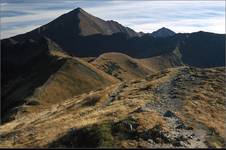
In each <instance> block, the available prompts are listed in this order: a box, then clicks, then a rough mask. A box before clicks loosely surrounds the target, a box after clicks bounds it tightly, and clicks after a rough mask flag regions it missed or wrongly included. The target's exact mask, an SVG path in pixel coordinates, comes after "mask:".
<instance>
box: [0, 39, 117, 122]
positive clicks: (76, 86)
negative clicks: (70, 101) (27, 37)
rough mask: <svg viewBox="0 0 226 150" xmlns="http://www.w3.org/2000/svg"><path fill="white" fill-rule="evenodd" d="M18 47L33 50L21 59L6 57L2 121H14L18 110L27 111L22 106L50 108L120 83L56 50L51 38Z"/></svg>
mask: <svg viewBox="0 0 226 150" xmlns="http://www.w3.org/2000/svg"><path fill="white" fill-rule="evenodd" d="M34 45H36V46H34ZM19 46H21V47H25V46H27V47H29V48H30V49H25V51H23V52H22V53H21V54H22V55H18V57H16V56H15V55H16V53H7V57H6V56H4V55H5V54H4V55H3V60H4V61H3V62H4V64H2V65H3V66H4V67H3V70H2V72H3V75H2V76H3V77H2V83H3V84H2V87H3V89H2V94H1V104H2V105H1V114H2V116H3V117H2V119H3V121H7V120H10V119H13V118H14V117H15V115H16V113H17V112H18V110H20V111H25V112H26V107H27V106H25V107H23V106H22V107H21V105H23V104H28V105H38V106H40V107H41V108H44V107H49V106H51V104H54V103H58V102H60V101H62V100H65V99H67V98H70V97H73V96H74V95H78V94H81V93H85V92H89V91H91V90H97V87H99V88H102V87H104V86H107V85H110V84H113V83H116V82H117V79H115V78H113V77H111V76H109V75H107V74H106V73H104V72H102V71H100V70H98V69H96V68H95V67H94V66H92V65H90V64H88V63H86V62H84V61H82V60H79V59H78V58H72V57H70V56H69V55H67V54H66V53H64V52H62V51H61V50H59V49H57V46H56V44H54V42H52V41H50V40H49V39H42V40H40V42H39V43H35V44H34V43H33V42H31V43H29V44H28V43H27V42H26V45H20V44H19ZM32 50H33V53H31V54H30V53H29V51H32ZM13 58H16V59H13ZM36 107H37V106H35V109H37V110H38V109H40V108H39V107H37V108H36ZM10 117H12V118H10Z"/></svg>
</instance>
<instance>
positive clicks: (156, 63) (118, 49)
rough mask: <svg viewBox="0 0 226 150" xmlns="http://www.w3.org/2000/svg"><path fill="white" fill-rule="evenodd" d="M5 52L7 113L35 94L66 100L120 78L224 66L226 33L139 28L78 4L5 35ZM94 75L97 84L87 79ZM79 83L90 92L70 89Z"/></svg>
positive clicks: (3, 112) (3, 58) (3, 74)
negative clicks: (142, 30)
mask: <svg viewBox="0 0 226 150" xmlns="http://www.w3.org/2000/svg"><path fill="white" fill-rule="evenodd" d="M112 52H114V53H112ZM1 53H2V58H1V63H2V87H3V90H2V95H1V97H2V114H3V115H4V116H6V114H9V112H10V111H11V109H12V108H14V107H15V106H19V105H21V104H23V103H25V101H26V100H27V98H28V97H32V96H33V97H35V96H36V97H39V98H42V100H43V101H44V100H47V99H54V98H56V97H60V98H59V99H65V98H69V97H70V96H72V95H73V94H80V93H82V92H87V91H89V90H91V89H93V88H94V87H96V86H100V85H108V84H109V83H113V82H118V80H126V79H131V78H135V77H136V78H144V77H145V76H146V75H148V74H150V73H153V72H157V71H160V70H162V69H165V68H170V67H175V66H181V65H188V66H193V67H201V68H207V67H219V66H224V65H225V35H224V34H214V33H208V32H195V33H184V34H182V33H179V34H176V33H174V32H173V31H171V30H169V29H167V28H161V29H159V30H157V31H155V32H153V33H146V34H144V33H137V32H135V31H134V30H132V29H130V28H128V27H124V26H123V25H121V24H119V23H117V22H115V21H104V20H102V19H100V18H97V17H95V16H92V15H91V14H89V13H87V12H85V11H84V10H83V9H81V8H77V9H75V10H72V11H71V12H69V13H66V14H64V15H62V16H60V17H58V18H56V19H55V20H53V21H51V22H50V23H48V24H46V25H43V26H41V27H39V28H37V29H34V30H32V31H30V32H28V33H25V34H21V35H17V36H14V37H11V38H7V39H3V40H1ZM72 57H76V60H74V58H72ZM89 58H91V59H89ZM82 59H83V60H82ZM84 60H86V61H87V60H88V61H87V62H88V63H89V65H87V64H86V63H87V62H86V61H84ZM77 65H78V66H79V67H76V66H77ZM68 67H69V68H70V69H68ZM97 70H98V71H97ZM68 71H71V72H73V73H75V74H77V73H78V72H84V78H83V79H79V78H75V77H73V76H70V75H71V74H70V73H69V72H68ZM61 72H65V74H64V75H66V74H68V75H67V78H68V77H69V76H70V77H69V78H70V80H67V82H68V85H67V87H65V88H68V91H67V90H65V93H64V94H62V93H60V90H59V89H54V88H56V87H58V85H60V83H63V82H65V80H66V79H65V78H66V77H62V75H61ZM85 74H88V75H85ZM109 74H110V75H111V76H110V77H109ZM89 75H90V76H89ZM53 76H54V77H55V76H57V78H58V79H56V80H55V79H53ZM112 76H113V77H115V78H112ZM94 78H95V79H94ZM91 80H95V82H94V83H95V84H93V85H91V84H86V83H89V82H91ZM51 84H52V85H55V86H52V85H51ZM56 84H57V85H56ZM48 85H49V86H48ZM50 85H51V86H50ZM78 85H79V86H82V87H83V89H84V91H80V92H77V93H76V92H75V93H74V92H69V91H71V89H70V87H75V86H78ZM38 87H39V88H40V87H43V88H44V87H46V88H53V89H51V90H50V91H54V90H55V91H59V93H58V94H59V95H57V94H56V95H55V96H56V97H52V98H50V97H49V95H48V94H44V95H39V94H37V93H39V92H37V88H38ZM59 87H60V86H59ZM37 95H38V96H37ZM6 118H7V117H6Z"/></svg>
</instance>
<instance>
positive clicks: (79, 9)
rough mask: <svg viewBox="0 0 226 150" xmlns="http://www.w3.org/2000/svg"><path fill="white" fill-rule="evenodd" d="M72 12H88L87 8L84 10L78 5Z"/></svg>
mask: <svg viewBox="0 0 226 150" xmlns="http://www.w3.org/2000/svg"><path fill="white" fill-rule="evenodd" d="M71 12H76V13H87V12H86V11H85V10H83V9H82V8H81V7H77V8H75V9H74V10H72V11H71Z"/></svg>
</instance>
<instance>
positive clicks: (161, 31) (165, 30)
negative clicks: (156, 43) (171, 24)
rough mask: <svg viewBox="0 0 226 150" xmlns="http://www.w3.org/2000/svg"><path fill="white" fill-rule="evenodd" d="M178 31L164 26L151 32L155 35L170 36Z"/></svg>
mask: <svg viewBox="0 0 226 150" xmlns="http://www.w3.org/2000/svg"><path fill="white" fill-rule="evenodd" d="M175 34H176V33H175V32H174V31H172V30H170V29H168V28H166V27H162V28H160V29H158V30H157V31H154V32H152V33H151V35H152V36H153V37H169V36H174V35H175Z"/></svg>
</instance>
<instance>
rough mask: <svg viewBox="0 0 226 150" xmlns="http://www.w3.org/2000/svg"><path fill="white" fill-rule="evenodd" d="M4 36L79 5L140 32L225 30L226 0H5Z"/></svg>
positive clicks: (215, 31) (2, 3)
mask: <svg viewBox="0 0 226 150" xmlns="http://www.w3.org/2000/svg"><path fill="white" fill-rule="evenodd" d="M0 7H1V8H0V9H1V39H3V38H7V37H11V36H14V35H17V34H22V33H25V32H28V31H31V30H32V29H35V28H37V27H39V26H41V25H44V24H46V23H48V22H50V21H52V20H53V19H55V18H57V17H59V16H60V15H62V14H64V13H67V12H69V11H71V10H73V9H75V8H77V7H81V8H83V9H84V10H85V11H87V12H88V13H90V14H92V15H94V16H97V17H99V18H101V19H104V20H115V21H117V22H119V23H121V24H122V25H124V26H127V27H130V28H132V29H134V30H135V31H137V32H140V31H142V32H145V33H147V32H149V33H151V32H153V31H155V30H157V29H159V28H161V27H167V28H169V29H171V30H173V31H175V32H182V33H185V32H186V33H190V32H197V31H207V32H214V33H225V1H147V0H146V1H134V0H133V1H115V0H114V1H113V0H107V1H104V0H99V1H88V0H85V1H81V0H64V1H63V0H1V2H0Z"/></svg>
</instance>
